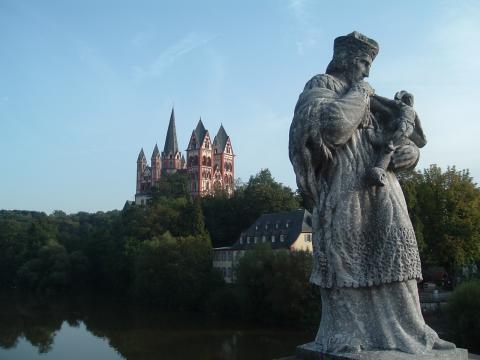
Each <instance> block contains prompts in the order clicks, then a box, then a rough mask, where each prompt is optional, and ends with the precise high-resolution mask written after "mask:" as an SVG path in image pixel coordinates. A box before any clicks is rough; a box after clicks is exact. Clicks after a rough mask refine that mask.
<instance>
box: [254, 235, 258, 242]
mask: <svg viewBox="0 0 480 360" xmlns="http://www.w3.org/2000/svg"><path fill="white" fill-rule="evenodd" d="M257 241H258V236H255V244H256V243H257Z"/></svg>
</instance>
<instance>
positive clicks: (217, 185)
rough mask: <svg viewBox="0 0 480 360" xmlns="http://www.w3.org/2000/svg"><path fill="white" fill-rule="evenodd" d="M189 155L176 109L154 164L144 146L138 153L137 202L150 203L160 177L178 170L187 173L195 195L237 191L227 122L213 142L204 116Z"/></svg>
mask: <svg viewBox="0 0 480 360" xmlns="http://www.w3.org/2000/svg"><path fill="white" fill-rule="evenodd" d="M186 155H187V158H186V160H185V157H184V156H183V155H182V153H181V152H180V151H179V149H178V142H177V133H176V129H175V111H174V109H172V113H171V115H170V122H169V124H168V130H167V136H166V138H165V146H164V148H163V151H162V153H160V151H159V150H158V146H157V145H155V147H154V149H153V153H152V157H151V161H150V165H148V162H147V158H146V157H145V153H144V152H143V148H142V149H141V150H140V154H139V155H138V159H137V187H136V193H135V203H136V204H137V205H144V204H146V202H147V201H148V199H149V198H150V194H151V191H152V188H153V187H154V186H155V184H156V183H157V182H158V181H159V180H160V178H161V177H162V176H168V174H173V173H176V172H185V173H186V174H187V176H188V187H189V191H190V194H191V195H192V196H193V197H199V196H200V197H201V196H205V195H208V194H212V193H213V192H214V191H215V190H216V189H223V190H224V191H226V192H227V194H229V195H232V194H233V190H234V179H235V177H234V174H235V173H234V169H235V167H234V159H235V155H234V153H233V148H232V143H231V140H230V137H229V136H228V134H227V133H226V131H225V129H224V128H223V125H220V129H219V130H218V132H217V134H216V135H215V137H214V138H213V141H212V140H211V137H210V134H209V132H208V130H207V129H205V126H204V125H203V122H202V119H200V120H199V121H198V124H197V126H196V128H195V129H194V130H193V131H192V135H191V136H190V141H189V142H188V147H187V150H186Z"/></svg>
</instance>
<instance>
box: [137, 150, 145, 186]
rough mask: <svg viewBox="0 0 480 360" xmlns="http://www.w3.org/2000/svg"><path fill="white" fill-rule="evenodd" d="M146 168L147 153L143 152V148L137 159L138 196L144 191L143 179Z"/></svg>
mask: <svg viewBox="0 0 480 360" xmlns="http://www.w3.org/2000/svg"><path fill="white" fill-rule="evenodd" d="M146 168H147V158H146V157H145V153H144V152H143V148H142V150H140V153H139V154H138V158H137V194H138V193H141V192H142V191H143V189H142V183H143V177H144V174H145V170H146Z"/></svg>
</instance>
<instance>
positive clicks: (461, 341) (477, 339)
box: [446, 280, 480, 352]
mask: <svg viewBox="0 0 480 360" xmlns="http://www.w3.org/2000/svg"><path fill="white" fill-rule="evenodd" d="M479 299H480V280H473V281H468V282H464V283H462V284H461V285H459V286H458V287H457V288H456V289H455V291H454V293H453V295H452V297H451V298H450V299H449V301H448V304H447V308H446V312H447V316H448V320H449V332H450V334H451V336H452V338H453V340H454V341H455V343H456V344H457V346H460V347H463V348H467V349H469V351H473V352H478V351H480V306H479Z"/></svg>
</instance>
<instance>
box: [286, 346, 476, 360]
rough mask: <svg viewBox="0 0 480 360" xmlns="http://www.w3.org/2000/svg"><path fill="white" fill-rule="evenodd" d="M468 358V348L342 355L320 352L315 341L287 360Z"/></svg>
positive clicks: (440, 359) (298, 348)
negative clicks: (412, 352) (414, 352)
mask: <svg viewBox="0 0 480 360" xmlns="http://www.w3.org/2000/svg"><path fill="white" fill-rule="evenodd" d="M287 359H288V360H468V351H467V350H466V349H459V348H457V349H455V350H432V351H429V352H428V353H426V354H416V355H413V354H407V353H404V352H400V351H362V352H360V353H345V354H340V355H333V354H325V353H322V352H319V351H318V349H317V347H316V345H315V343H314V342H311V343H307V344H303V345H300V346H297V354H296V356H293V357H291V358H286V359H285V360H287Z"/></svg>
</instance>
